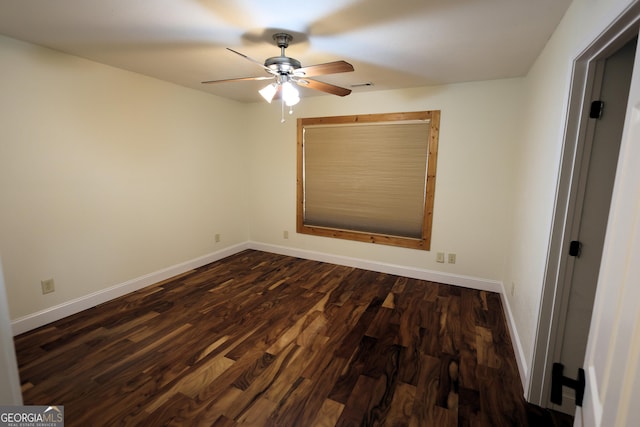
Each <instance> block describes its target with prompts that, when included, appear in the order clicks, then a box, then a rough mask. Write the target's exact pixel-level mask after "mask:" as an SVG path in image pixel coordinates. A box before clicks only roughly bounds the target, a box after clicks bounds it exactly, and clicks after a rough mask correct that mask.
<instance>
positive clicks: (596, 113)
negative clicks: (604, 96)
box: [589, 101, 604, 119]
mask: <svg viewBox="0 0 640 427" xmlns="http://www.w3.org/2000/svg"><path fill="white" fill-rule="evenodd" d="M602 110H604V101H593V102H591V109H590V110H589V117H590V118H592V119H600V118H602Z"/></svg>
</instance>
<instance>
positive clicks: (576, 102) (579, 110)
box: [526, 0, 640, 407]
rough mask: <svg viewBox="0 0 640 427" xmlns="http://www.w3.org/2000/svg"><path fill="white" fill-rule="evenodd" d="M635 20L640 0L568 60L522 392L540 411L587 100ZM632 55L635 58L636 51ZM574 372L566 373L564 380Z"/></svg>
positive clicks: (585, 139)
mask: <svg viewBox="0 0 640 427" xmlns="http://www.w3.org/2000/svg"><path fill="white" fill-rule="evenodd" d="M639 22H640V0H637V1H635V2H634V3H633V4H632V5H630V6H629V7H628V8H627V9H626V10H625V11H624V12H623V13H622V14H621V15H620V16H618V18H616V19H615V20H614V22H613V23H611V24H610V25H609V27H608V28H607V29H605V30H604V31H603V32H602V33H601V34H600V35H598V36H597V37H596V38H595V40H593V41H592V42H591V43H590V44H589V45H588V46H587V48H586V49H584V50H583V51H582V52H581V53H580V54H579V55H578V56H577V57H576V58H575V59H574V61H573V68H572V71H571V74H572V75H571V82H570V91H569V99H568V112H567V119H566V124H565V131H564V137H563V147H562V157H561V161H560V170H559V179H558V185H557V188H556V195H555V205H554V214H553V219H552V226H551V234H550V239H549V247H548V250H547V259H546V266H545V274H544V283H543V287H542V296H541V303H540V310H539V313H538V325H537V330H536V337H535V345H534V353H533V360H532V365H531V371H530V376H529V382H528V388H527V390H526V395H527V400H528V401H530V402H532V403H535V404H537V405H540V406H543V407H546V406H548V405H550V402H549V396H550V384H551V381H550V379H551V366H552V363H553V360H552V358H553V356H554V354H555V352H556V348H557V345H558V343H559V342H560V341H559V339H561V336H559V335H560V334H561V332H560V331H562V328H563V325H564V316H563V313H564V311H565V310H566V306H567V304H568V294H569V290H570V289H569V286H568V285H566V284H567V281H566V280H565V279H566V278H567V275H568V274H570V272H571V270H572V266H573V262H574V260H573V259H571V258H570V257H568V256H565V254H566V253H567V252H568V248H567V247H568V243H569V242H570V241H571V240H576V239H577V236H576V233H577V230H578V227H577V226H576V224H575V221H574V219H575V214H576V211H577V209H578V208H579V207H580V206H581V203H582V198H583V194H581V191H582V193H583V192H584V189H583V188H582V190H581V186H583V185H584V182H582V181H584V179H585V171H586V167H587V165H588V161H589V154H588V153H589V152H590V150H589V148H590V147H591V142H592V136H593V128H594V126H595V124H594V121H593V120H589V119H588V113H589V108H590V103H591V100H592V99H593V98H592V96H593V95H594V94H597V93H599V90H600V86H601V78H600V77H601V72H602V61H603V60H604V59H606V58H607V57H609V56H611V55H612V54H613V53H615V52H616V51H617V50H618V49H620V48H621V47H623V46H624V45H625V44H626V43H627V42H628V41H629V40H631V39H632V38H633V37H635V36H637V35H638V23H639ZM636 55H640V52H637V53H636ZM585 153H586V155H585ZM618 167H619V166H618ZM581 178H582V179H581ZM563 307H564V308H563ZM576 374H577V373H567V375H569V376H572V375H574V376H575V375H576Z"/></svg>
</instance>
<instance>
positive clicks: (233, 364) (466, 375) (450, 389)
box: [15, 250, 553, 427]
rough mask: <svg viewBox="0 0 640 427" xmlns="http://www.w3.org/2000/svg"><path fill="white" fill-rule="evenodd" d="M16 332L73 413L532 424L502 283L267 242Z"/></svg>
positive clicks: (167, 421) (116, 421)
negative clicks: (347, 261) (424, 274)
mask: <svg viewBox="0 0 640 427" xmlns="http://www.w3.org/2000/svg"><path fill="white" fill-rule="evenodd" d="M15 344H16V351H17V356H18V362H19V368H20V375H21V380H22V389H23V395H24V401H25V404H41V405H49V404H58V405H64V409H65V422H66V425H67V426H102V425H105V426H107V425H108V426H114V425H144V426H164V425H167V426H168V425H171V426H200V425H202V426H244V425H248V426H352V425H363V426H364V425H367V426H369V425H389V426H392V425H393V426H437V427H440V426H492V427H495V426H526V425H532V418H531V415H528V414H530V412H529V411H527V405H526V404H525V402H524V401H523V399H522V395H523V393H522V389H521V385H520V379H519V377H518V370H517V368H516V364H515V357H514V354H513V350H512V345H511V341H510V337H509V334H508V331H507V329H506V324H505V320H504V317H503V311H502V306H501V302H500V297H499V295H497V294H494V293H489V292H482V291H476V290H471V289H465V288H459V287H454V286H447V285H442V284H437V283H432V282H427V281H420V280H415V279H409V278H405V277H398V276H393V275H389V274H380V273H375V272H370V271H365V270H360V269H356V268H350V267H344V266H337V265H332V264H326V263H320V262H315V261H309V260H302V259H298V258H293V257H286V256H281V255H275V254H270V253H265V252H259V251H253V250H248V251H244V252H241V253H239V254H236V255H233V256H231V257H228V258H225V259H223V260H221V261H218V262H215V263H212V264H210V265H207V266H204V267H201V268H198V269H196V270H193V271H190V272H188V273H185V274H183V275H181V276H179V277H176V278H173V279H170V280H167V281H165V282H162V283H158V284H156V285H153V286H150V287H148V288H145V289H142V290H140V291H138V292H134V293H131V294H129V295H126V296H124V297H121V298H119V299H116V300H113V301H110V302H108V303H105V304H102V305H100V306H97V307H94V308H92V309H89V310H86V311H83V312H81V313H78V314H76V315H74V316H71V317H68V318H65V319H62V320H60V321H57V322H55V323H52V324H50V325H47V326H44V327H42V328H39V329H37V330H34V331H30V332H28V333H25V334H22V335H20V336H17V337H16V339H15ZM539 419H542V418H539ZM540 425H553V424H540Z"/></svg>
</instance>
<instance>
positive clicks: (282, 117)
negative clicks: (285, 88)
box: [280, 97, 284, 123]
mask: <svg viewBox="0 0 640 427" xmlns="http://www.w3.org/2000/svg"><path fill="white" fill-rule="evenodd" d="M280 107H281V108H280V123H284V97H283V98H280Z"/></svg>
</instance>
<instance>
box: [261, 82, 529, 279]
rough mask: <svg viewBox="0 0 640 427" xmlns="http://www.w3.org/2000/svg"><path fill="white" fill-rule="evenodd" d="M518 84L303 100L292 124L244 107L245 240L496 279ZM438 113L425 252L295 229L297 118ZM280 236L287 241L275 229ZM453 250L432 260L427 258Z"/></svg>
mask: <svg viewBox="0 0 640 427" xmlns="http://www.w3.org/2000/svg"><path fill="white" fill-rule="evenodd" d="M522 91H523V86H522V79H507V80H495V81H486V82H476V83H465V84H456V85H448V86H436V87H427V88H419V89H408V90H398V91H383V92H369V93H360V94H358V93H353V94H351V95H349V96H348V97H345V98H339V97H329V96H322V97H308V98H305V99H303V101H302V102H301V103H300V104H298V105H297V106H296V107H295V114H294V116H293V118H291V119H289V118H287V121H286V122H285V123H283V124H281V123H280V120H279V118H280V116H279V115H280V108H278V106H273V105H267V104H265V103H255V104H252V105H251V106H250V111H251V117H253V118H254V119H253V120H254V121H255V122H254V123H255V124H254V126H253V127H252V129H251V131H250V137H249V140H250V146H251V149H250V152H251V156H250V159H251V168H250V170H251V173H252V175H251V186H250V197H249V198H250V206H251V209H250V215H251V216H250V224H251V225H250V227H251V239H252V240H254V241H258V242H263V243H267V244H272V245H282V246H287V247H292V248H297V249H304V250H313V251H320V252H323V253H329V254H333V255H338V256H347V257H355V258H364V259H367V260H370V261H376V262H384V263H390V264H395V265H400V266H405V267H414V268H421V269H428V270H433V271H440V272H445V273H451V274H457V275H466V276H472V277H476V278H481V279H494V280H500V279H501V277H502V272H503V269H504V259H505V251H506V245H507V241H508V232H509V229H510V228H509V227H507V226H505V225H507V224H509V222H510V213H511V205H512V199H513V187H512V179H511V177H512V175H513V170H512V169H513V167H512V164H513V153H514V151H513V147H514V144H515V143H516V140H517V139H518V138H519V137H520V135H519V129H520V121H521V111H522V108H523V106H522ZM431 109H434V110H435V109H437V110H441V111H442V118H441V123H440V141H439V148H438V150H439V152H438V169H437V180H436V192H435V206H434V218H433V238H432V243H431V251H430V252H427V251H418V250H412V249H403V248H397V247H392V246H383V245H374V244H369V243H358V242H350V241H345V240H339V239H328V238H323V237H316V236H308V235H300V234H296V233H295V220H296V219H295V213H296V212H295V206H296V205H295V203H296V187H295V186H296V121H295V118H296V117H316V116H329V115H348V114H368V113H386V112H401V111H419V110H431ZM284 230H288V231H289V239H287V240H285V239H284V238H283V231H284ZM438 251H444V252H454V253H456V254H457V262H456V264H455V265H452V264H439V263H436V261H435V252H438Z"/></svg>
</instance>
